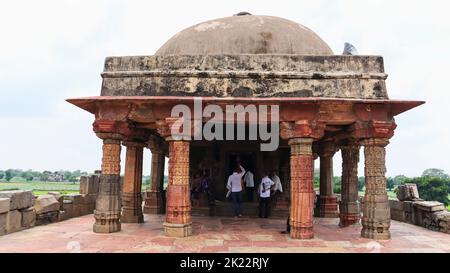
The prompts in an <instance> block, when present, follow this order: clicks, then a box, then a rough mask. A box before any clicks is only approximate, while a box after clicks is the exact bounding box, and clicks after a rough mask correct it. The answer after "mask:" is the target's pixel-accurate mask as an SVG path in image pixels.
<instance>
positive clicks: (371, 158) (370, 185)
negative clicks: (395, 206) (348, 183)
mask: <svg viewBox="0 0 450 273" xmlns="http://www.w3.org/2000/svg"><path fill="white" fill-rule="evenodd" d="M388 143H389V139H387V138H368V139H365V140H363V141H362V142H361V144H362V145H363V146H364V157H365V168H364V174H365V181H366V193H365V195H364V199H363V218H362V221H361V223H362V226H363V228H362V230H361V236H362V237H364V238H369V239H374V240H387V239H390V237H391V235H390V232H389V227H390V224H391V217H390V209H389V201H388V195H387V192H386V176H385V174H386V162H385V156H386V150H385V146H386V145H387V144H388Z"/></svg>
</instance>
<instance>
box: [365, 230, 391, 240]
mask: <svg viewBox="0 0 450 273" xmlns="http://www.w3.org/2000/svg"><path fill="white" fill-rule="evenodd" d="M361 237H363V238H367V239H372V240H389V239H391V232H390V231H389V230H383V231H382V232H378V231H376V230H370V229H365V228H363V229H362V230H361Z"/></svg>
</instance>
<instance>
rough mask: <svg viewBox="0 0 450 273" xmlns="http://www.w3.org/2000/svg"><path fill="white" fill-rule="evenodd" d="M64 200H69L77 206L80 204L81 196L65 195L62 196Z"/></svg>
mask: <svg viewBox="0 0 450 273" xmlns="http://www.w3.org/2000/svg"><path fill="white" fill-rule="evenodd" d="M64 200H71V201H72V204H74V205H77V204H81V203H82V201H83V200H82V196H81V194H75V193H73V194H66V195H64Z"/></svg>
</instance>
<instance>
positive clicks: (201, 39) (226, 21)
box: [155, 13, 333, 55]
mask: <svg viewBox="0 0 450 273" xmlns="http://www.w3.org/2000/svg"><path fill="white" fill-rule="evenodd" d="M204 54H298V55H333V51H332V50H331V49H330V47H329V46H328V45H327V44H326V43H325V42H324V41H323V40H322V39H321V38H320V37H319V36H318V35H317V34H315V33H314V32H313V31H312V30H310V29H308V28H307V27H304V26H302V25H300V24H298V23H295V22H293V21H290V20H287V19H283V18H279V17H273V16H262V15H250V14H248V13H239V14H238V15H235V16H231V17H225V18H221V19H215V20H211V21H207V22H204V23H200V24H197V25H194V26H192V27H189V28H187V29H185V30H183V31H181V32H179V33H177V34H176V35H175V36H173V37H172V38H171V39H169V40H168V41H167V42H166V43H165V44H164V45H163V46H162V47H161V48H160V49H159V50H158V51H157V52H156V53H155V55H204Z"/></svg>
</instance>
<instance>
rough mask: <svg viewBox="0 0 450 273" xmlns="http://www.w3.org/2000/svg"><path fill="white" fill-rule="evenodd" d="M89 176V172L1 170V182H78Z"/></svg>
mask: <svg viewBox="0 0 450 273" xmlns="http://www.w3.org/2000/svg"><path fill="white" fill-rule="evenodd" d="M82 175H88V173H87V172H83V171H80V170H76V171H66V170H60V171H43V172H39V171H33V170H21V169H8V170H0V181H6V182H11V181H15V180H21V181H24V180H25V181H49V182H77V181H78V180H79V179H80V176H82Z"/></svg>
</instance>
